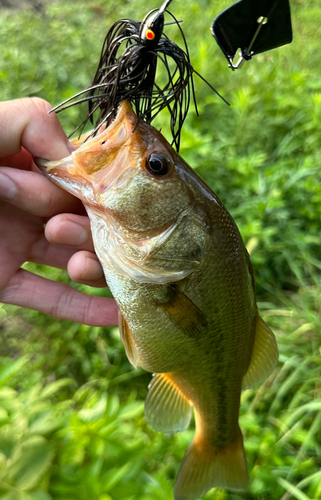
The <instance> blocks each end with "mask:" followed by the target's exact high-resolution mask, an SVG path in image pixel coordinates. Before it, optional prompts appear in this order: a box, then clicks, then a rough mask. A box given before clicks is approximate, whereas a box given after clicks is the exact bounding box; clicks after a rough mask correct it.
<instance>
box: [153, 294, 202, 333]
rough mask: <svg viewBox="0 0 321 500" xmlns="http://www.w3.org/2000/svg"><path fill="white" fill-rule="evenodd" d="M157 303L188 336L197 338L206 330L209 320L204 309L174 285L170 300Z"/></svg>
mask: <svg viewBox="0 0 321 500" xmlns="http://www.w3.org/2000/svg"><path fill="white" fill-rule="evenodd" d="M157 305H158V306H160V307H161V308H162V309H163V311H164V312H165V314H166V315H167V316H168V318H169V319H170V320H171V321H172V322H173V323H174V325H175V326H177V328H179V329H180V330H182V332H184V333H185V334H186V335H187V336H188V337H193V338H196V339H197V338H199V337H200V336H201V335H203V334H204V332H205V331H206V326H207V322H206V318H205V316H204V314H203V313H202V311H200V309H199V308H198V307H197V306H196V305H195V304H194V302H193V301H192V300H191V299H189V298H188V297H187V295H185V294H184V293H182V292H180V291H179V290H178V289H177V288H176V287H175V286H174V285H171V287H170V300H169V301H168V302H164V303H157Z"/></svg>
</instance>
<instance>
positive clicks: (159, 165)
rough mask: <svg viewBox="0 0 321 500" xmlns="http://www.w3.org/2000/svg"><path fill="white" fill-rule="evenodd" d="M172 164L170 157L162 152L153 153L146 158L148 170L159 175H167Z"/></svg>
mask: <svg viewBox="0 0 321 500" xmlns="http://www.w3.org/2000/svg"><path fill="white" fill-rule="evenodd" d="M170 165H171V161H170V159H169V158H168V157H167V156H165V155H164V154H162V153H152V154H151V155H149V157H148V158H147V159H146V168H147V170H148V171H149V172H150V173H151V174H152V175H155V176H157V177H161V176H163V175H166V174H167V173H168V171H169V168H170Z"/></svg>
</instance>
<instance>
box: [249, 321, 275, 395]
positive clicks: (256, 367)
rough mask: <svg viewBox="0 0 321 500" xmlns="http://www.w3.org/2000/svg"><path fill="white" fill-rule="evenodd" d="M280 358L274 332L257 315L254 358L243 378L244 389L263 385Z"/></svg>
mask: <svg viewBox="0 0 321 500" xmlns="http://www.w3.org/2000/svg"><path fill="white" fill-rule="evenodd" d="M278 357H279V352H278V347H277V344H276V340H275V337H274V334H273V332H272V331H271V330H270V328H269V327H268V326H267V325H266V324H265V323H264V321H263V319H262V318H261V317H260V316H259V315H257V318H256V331H255V338H254V345H253V351H252V358H251V362H250V365H249V367H248V369H247V372H246V374H245V375H244V377H243V385H242V387H243V389H248V388H249V387H253V386H254V385H258V384H261V383H262V382H264V380H265V379H266V378H267V377H268V376H269V375H270V374H271V373H272V371H273V369H274V368H275V365H276V363H277V360H278Z"/></svg>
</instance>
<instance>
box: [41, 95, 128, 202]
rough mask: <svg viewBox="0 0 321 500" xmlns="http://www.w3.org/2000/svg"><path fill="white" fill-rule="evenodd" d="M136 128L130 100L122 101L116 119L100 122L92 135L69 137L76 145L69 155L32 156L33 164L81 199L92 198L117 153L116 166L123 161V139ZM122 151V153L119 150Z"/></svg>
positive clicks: (107, 183) (110, 174)
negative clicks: (101, 123) (57, 156)
mask: <svg viewBox="0 0 321 500" xmlns="http://www.w3.org/2000/svg"><path fill="white" fill-rule="evenodd" d="M136 128H137V116H136V115H135V113H134V112H133V109H132V107H131V104H130V102H129V101H127V100H125V101H122V102H121V103H120V105H119V107H118V110H117V113H116V117H115V119H114V120H113V121H112V122H111V123H110V125H109V126H108V127H106V126H105V125H103V126H102V127H101V129H99V130H98V133H97V134H96V135H95V136H94V137H90V134H91V133H92V132H87V133H85V134H83V135H82V136H80V137H79V138H75V139H72V140H71V143H72V144H73V145H74V146H75V148H76V149H75V151H73V152H72V153H71V154H70V156H67V157H65V158H62V159H61V160H55V161H51V160H46V159H45V158H34V162H35V164H36V165H37V166H38V168H39V169H40V170H41V171H42V173H43V174H44V175H45V176H46V177H48V178H50V180H52V181H53V182H54V183H55V184H58V186H60V187H62V188H63V189H65V190H66V191H68V192H70V193H71V194H73V195H74V196H77V197H78V198H80V199H81V200H82V201H86V202H88V201H89V202H90V201H93V200H94V197H95V192H96V191H97V190H100V189H101V186H102V184H105V185H107V186H108V185H109V184H110V180H111V177H112V172H109V174H108V177H109V182H107V179H106V172H108V170H109V169H108V167H110V165H111V164H112V163H115V162H114V160H115V158H116V156H119V159H117V162H116V163H117V165H114V167H113V168H112V170H113V171H114V170H115V168H117V166H119V165H120V164H123V162H124V161H126V158H125V156H126V150H127V151H128V148H126V147H124V146H126V143H127V142H128V141H129V139H130V137H131V136H132V134H133V132H134V131H135V129H136ZM119 152H121V153H122V154H119Z"/></svg>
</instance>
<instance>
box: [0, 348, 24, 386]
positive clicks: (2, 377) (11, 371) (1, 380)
mask: <svg viewBox="0 0 321 500" xmlns="http://www.w3.org/2000/svg"><path fill="white" fill-rule="evenodd" d="M28 361H29V356H28V355H25V356H23V357H22V358H19V359H17V360H16V361H13V362H12V363H10V364H9V366H6V367H5V368H2V369H1V370H0V387H1V386H3V385H5V384H6V383H7V382H8V381H9V380H10V379H11V378H12V377H14V376H15V375H17V373H19V371H20V370H21V368H23V366H24V365H25V364H26V363H27V362H28Z"/></svg>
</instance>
